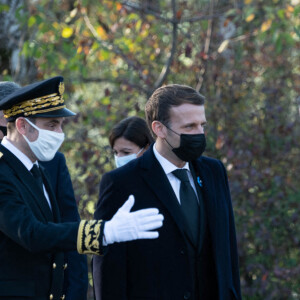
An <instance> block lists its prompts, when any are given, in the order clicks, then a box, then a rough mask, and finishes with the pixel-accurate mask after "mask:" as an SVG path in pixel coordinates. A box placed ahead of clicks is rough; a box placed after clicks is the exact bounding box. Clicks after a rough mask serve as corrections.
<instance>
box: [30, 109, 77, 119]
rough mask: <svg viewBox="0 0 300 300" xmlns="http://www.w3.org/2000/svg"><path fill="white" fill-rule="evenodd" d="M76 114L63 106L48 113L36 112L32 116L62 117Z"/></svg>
mask: <svg viewBox="0 0 300 300" xmlns="http://www.w3.org/2000/svg"><path fill="white" fill-rule="evenodd" d="M73 116H76V114H75V113H73V112H72V111H71V110H69V109H67V108H61V109H58V110H53V111H49V112H46V113H41V114H35V115H33V116H31V117H32V118H61V117H73Z"/></svg>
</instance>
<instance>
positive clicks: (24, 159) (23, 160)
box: [1, 136, 37, 171]
mask: <svg viewBox="0 0 300 300" xmlns="http://www.w3.org/2000/svg"><path fill="white" fill-rule="evenodd" d="M1 144H2V145H3V146H4V147H5V148H6V149H7V150H8V151H10V152H11V153H12V154H13V155H14V156H15V157H16V158H18V159H19V160H20V161H21V163H22V164H23V165H24V166H25V167H26V169H27V170H28V171H30V170H31V168H32V167H33V163H32V161H31V160H30V159H29V158H28V156H26V155H25V154H24V153H23V152H22V151H20V150H19V149H18V148H17V147H16V146H15V145H13V144H12V143H11V142H10V141H9V140H8V139H7V137H6V136H5V137H4V138H3V140H2V143H1ZM35 163H36V164H37V161H36V162H35Z"/></svg>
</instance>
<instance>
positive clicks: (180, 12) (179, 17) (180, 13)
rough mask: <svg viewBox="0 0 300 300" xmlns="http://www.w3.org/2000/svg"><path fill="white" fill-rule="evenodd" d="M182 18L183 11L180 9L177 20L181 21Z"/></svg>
mask: <svg viewBox="0 0 300 300" xmlns="http://www.w3.org/2000/svg"><path fill="white" fill-rule="evenodd" d="M181 16H182V10H181V9H179V10H177V13H176V18H177V19H178V20H180V19H181Z"/></svg>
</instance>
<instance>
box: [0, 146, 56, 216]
mask: <svg viewBox="0 0 300 300" xmlns="http://www.w3.org/2000/svg"><path fill="white" fill-rule="evenodd" d="M0 147H1V148H0V150H1V152H2V153H3V154H4V155H3V157H2V159H4V160H5V162H6V163H7V164H8V165H9V166H10V167H11V169H12V170H13V171H14V173H15V176H16V177H17V178H18V179H19V181H20V182H21V183H22V184H23V186H24V188H25V189H26V190H27V191H28V192H29V193H30V194H31V195H32V197H27V198H26V202H27V203H28V204H29V206H31V207H32V206H34V207H38V210H39V212H40V214H41V215H42V216H43V217H44V219H45V220H46V221H53V216H52V212H51V209H50V207H49V204H48V202H47V200H46V198H45V195H44V193H43V192H42V191H41V189H40V188H39V186H38V184H37V183H36V180H35V179H34V177H33V176H32V175H31V173H30V172H29V171H28V170H27V169H26V167H25V166H24V165H23V164H22V162H21V161H20V160H19V159H18V158H17V157H16V156H14V155H13V154H12V153H11V152H10V151H9V150H7V149H6V148H5V147H3V146H2V145H1V146H0Z"/></svg>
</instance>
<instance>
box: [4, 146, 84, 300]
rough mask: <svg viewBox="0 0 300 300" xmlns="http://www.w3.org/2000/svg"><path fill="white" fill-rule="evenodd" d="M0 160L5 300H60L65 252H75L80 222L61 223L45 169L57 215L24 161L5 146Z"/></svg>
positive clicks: (47, 185) (47, 183)
mask: <svg viewBox="0 0 300 300" xmlns="http://www.w3.org/2000/svg"><path fill="white" fill-rule="evenodd" d="M0 156H1V157H0V299H3V300H21V299H22V300H24V299H30V300H46V299H47V300H48V299H50V298H52V299H54V300H59V299H61V296H62V287H63V284H62V283H63V276H64V251H69V250H74V249H76V245H77V233H78V226H79V222H73V223H60V214H59V208H58V205H57V202H56V200H55V195H54V193H53V191H52V188H51V186H50V181H49V178H48V177H47V174H46V171H45V170H43V167H41V169H42V172H43V180H44V184H45V186H46V189H47V192H48V194H49V196H50V200H51V206H52V211H51V210H50V207H49V205H48V203H47V201H46V199H45V197H44V194H43V192H42V190H41V189H40V188H39V186H38V185H37V184H36V182H35V179H34V177H33V176H32V175H31V173H30V172H29V171H28V170H27V169H26V167H25V166H24V165H23V164H22V163H21V162H20V160H19V159H17V158H16V157H15V156H14V155H13V154H12V153H11V152H10V151H8V150H7V149H6V148H5V147H3V146H2V145H0ZM51 295H52V296H51Z"/></svg>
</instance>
